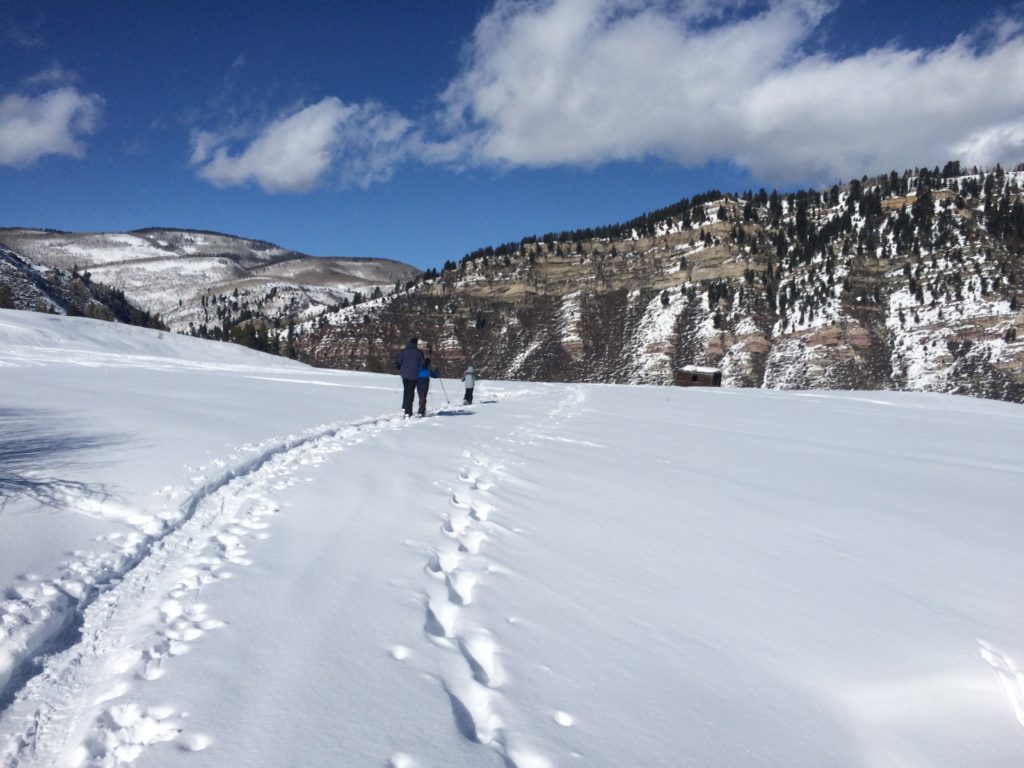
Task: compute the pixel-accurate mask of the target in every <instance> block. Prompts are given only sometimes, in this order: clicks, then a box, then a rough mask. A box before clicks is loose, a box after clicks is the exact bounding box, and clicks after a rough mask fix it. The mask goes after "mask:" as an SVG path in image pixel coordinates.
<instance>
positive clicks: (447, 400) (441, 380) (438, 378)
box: [437, 376, 452, 405]
mask: <svg viewBox="0 0 1024 768" xmlns="http://www.w3.org/2000/svg"><path fill="white" fill-rule="evenodd" d="M437 380H438V381H439V382H441V391H442V392H444V401H445V402H446V403H448V405H451V404H452V401H451V400H449V399H448V391H447V390H446V389H445V388H444V379H442V378H441V377H440V376H438V377H437Z"/></svg>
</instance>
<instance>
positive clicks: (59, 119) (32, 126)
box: [0, 87, 103, 167]
mask: <svg viewBox="0 0 1024 768" xmlns="http://www.w3.org/2000/svg"><path fill="white" fill-rule="evenodd" d="M102 106H103V100H102V99H101V98H100V97H99V96H96V95H95V94H83V93H81V92H79V91H78V90H77V89H75V88H72V87H64V88H57V89H55V90H51V91H49V92H47V93H43V94H41V95H38V96H26V95H22V94H16V93H15V94H9V95H7V96H5V97H3V98H2V99H0V165H11V166H16V167H24V166H27V165H31V164H32V163H34V162H35V161H36V160H38V159H39V158H41V157H44V156H46V155H67V156H69V157H83V156H84V155H85V145H84V144H83V143H82V141H81V139H82V137H83V136H85V135H87V134H90V133H92V132H93V131H94V130H95V129H96V125H97V122H98V120H99V115H100V112H101V110H102Z"/></svg>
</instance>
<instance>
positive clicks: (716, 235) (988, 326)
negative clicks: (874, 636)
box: [297, 172, 1024, 402]
mask: <svg viewBox="0 0 1024 768" xmlns="http://www.w3.org/2000/svg"><path fill="white" fill-rule="evenodd" d="M993 176H994V177H993ZM1021 176H1022V174H1021V173H1005V174H1004V173H1001V172H1000V173H998V174H996V175H992V174H990V175H986V174H978V175H977V176H956V177H949V176H941V175H938V174H931V175H928V176H925V177H923V178H913V177H911V178H908V177H906V176H905V177H904V178H903V179H892V180H890V179H888V178H885V177H883V178H882V179H881V180H878V183H876V184H871V183H865V184H859V183H856V182H855V183H853V184H852V185H851V186H849V187H846V188H844V189H839V188H833V190H831V191H830V192H825V193H801V194H800V195H792V196H789V197H786V198H782V197H777V196H775V195H773V196H772V198H771V199H768V198H767V196H766V195H764V193H759V195H758V196H753V195H750V196H745V197H740V198H729V197H724V198H722V199H720V200H715V201H712V202H702V203H700V204H697V205H693V206H690V207H688V208H686V209H685V210H684V211H683V212H682V213H679V214H677V215H674V216H670V217H666V218H663V219H661V220H656V221H649V220H646V219H645V221H644V230H645V231H638V229H637V228H635V227H634V228H631V229H630V230H629V231H628V232H625V233H623V234H621V235H619V236H617V237H603V238H577V239H574V240H571V239H562V240H559V239H557V238H548V239H546V240H539V241H533V240H532V239H531V240H529V241H524V242H523V243H520V244H518V245H517V246H516V247H514V248H505V249H503V251H504V252H502V253H497V252H492V253H489V254H488V253H484V254H482V255H479V254H478V255H476V256H475V257H473V258H470V257H467V258H466V259H464V260H463V262H462V263H461V264H460V265H458V266H456V267H453V268H449V269H447V270H445V271H444V272H442V273H441V274H440V275H439V276H438V277H437V278H436V279H433V280H428V281H426V282H423V283H420V284H418V285H416V286H414V287H412V288H410V289H408V290H406V291H404V292H399V293H397V294H393V295H390V296H387V297H385V298H382V299H380V300H377V301H373V302H367V303H365V304H361V305H359V306H357V307H350V308H347V309H345V310H342V311H340V312H336V313H332V314H330V315H327V316H324V317H323V318H322V319H321V320H320V321H319V322H318V323H315V324H310V325H307V326H305V327H304V328H303V329H301V330H300V332H299V334H298V341H297V348H298V350H299V354H300V357H302V358H304V359H307V360H309V361H310V362H313V363H315V364H317V365H327V366H338V367H345V368H359V369H366V370H377V371H388V370H390V367H391V366H390V360H391V358H392V357H393V355H394V353H395V351H396V350H397V349H398V348H399V347H400V346H401V345H402V344H403V342H404V341H405V340H406V339H407V337H408V336H410V335H412V334H413V333H415V334H418V335H419V336H420V337H421V338H423V339H428V340H430V341H431V342H432V343H433V346H434V350H435V357H436V358H437V359H439V360H440V361H442V363H443V364H444V365H445V366H446V367H447V368H448V369H449V373H455V372H456V371H457V369H459V368H461V366H463V365H465V364H466V363H470V362H471V363H472V364H474V365H475V366H476V367H477V368H478V369H479V370H481V371H482V373H483V375H484V376H485V377H488V376H489V377H493V378H524V379H537V380H551V381H590V382H617V383H645V384H663V383H669V382H670V381H671V378H672V374H673V372H674V371H675V370H677V369H678V368H680V367H682V366H683V365H685V364H688V363H697V364H703V365H714V366H718V367H721V369H722V371H723V380H724V383H725V385H726V386H744V387H759V386H764V387H772V388H782V389H790V388H801V389H803V388H825V389H827V388H844V389H849V388H852V389H919V390H932V391H941V392H962V393H967V394H974V395H980V396H985V397H994V398H1000V399H1008V400H1015V401H1018V402H1024V338H1022V339H1021V340H1018V339H1017V329H1018V327H1019V326H1020V325H1022V324H1024V314H1022V312H1021V310H1020V309H1019V303H1020V293H1021V285H1020V281H1021V278H1024V271H1022V269H1021V255H1020V252H1021V233H1024V210H1022V206H1021V196H1020V181H1021ZM985 190H987V192H986V191H985Z"/></svg>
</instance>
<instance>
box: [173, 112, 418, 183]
mask: <svg viewBox="0 0 1024 768" xmlns="http://www.w3.org/2000/svg"><path fill="white" fill-rule="evenodd" d="M411 128H412V123H411V122H410V121H409V120H407V119H406V118H404V117H402V116H401V115H398V114H397V113H394V112H389V111H386V110H384V109H383V108H382V107H381V106H380V105H378V104H375V103H372V102H371V103H365V104H346V103H344V102H342V101H341V100H340V99H337V98H334V97H328V98H325V99H323V100H322V101H320V102H318V103H317V104H313V105H310V106H306V107H301V108H298V109H295V110H292V111H290V112H288V113H286V114H284V115H282V116H280V117H278V118H276V119H275V120H273V121H271V122H270V123H268V124H267V125H265V126H263V127H262V128H261V129H260V130H259V131H258V135H256V136H255V138H253V139H252V140H251V141H250V142H249V143H248V145H247V146H245V147H244V148H242V149H240V150H237V151H234V152H233V151H232V144H234V143H237V142H235V141H233V140H232V139H231V138H229V134H225V133H215V132H210V131H196V132H195V133H193V136H192V158H191V162H192V164H193V165H195V166H197V167H198V169H199V174H200V175H201V176H202V177H203V178H205V179H207V180H208V181H210V182H211V183H213V184H216V185H217V186H237V185H240V184H246V183H255V184H258V185H259V186H260V187H261V188H262V189H263V190H264V191H266V192H306V191H309V190H311V189H313V188H315V187H316V186H318V185H320V184H321V183H324V181H325V180H327V179H328V178H329V177H331V176H332V175H333V176H334V177H336V178H338V179H339V180H340V181H341V182H342V183H347V184H359V185H363V186H365V185H367V184H370V183H371V182H373V181H381V180H386V179H388V178H390V176H391V175H392V173H393V172H394V169H395V167H396V166H397V164H398V163H400V162H401V161H402V160H403V159H404V158H405V156H406V155H407V154H408V152H409V147H410V146H411V142H413V141H414V137H413V134H412V133H411Z"/></svg>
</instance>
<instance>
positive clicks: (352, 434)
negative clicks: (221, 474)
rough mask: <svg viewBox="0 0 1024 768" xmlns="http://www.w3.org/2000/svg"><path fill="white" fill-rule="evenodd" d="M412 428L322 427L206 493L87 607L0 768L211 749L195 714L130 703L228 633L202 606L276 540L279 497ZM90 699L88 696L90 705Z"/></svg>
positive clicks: (41, 682) (111, 765)
mask: <svg viewBox="0 0 1024 768" xmlns="http://www.w3.org/2000/svg"><path fill="white" fill-rule="evenodd" d="M403 426H404V425H403V424H402V423H401V422H399V421H397V420H395V419H389V418H382V419H376V420H372V419H371V420H368V421H366V422H363V423H357V424H352V425H346V426H343V427H340V428H336V429H327V430H323V431H321V432H320V433H319V434H314V435H313V436H312V437H310V438H308V439H298V440H294V441H293V442H291V443H288V444H286V445H285V446H283V447H282V448H280V449H278V450H276V451H270V452H269V453H266V454H265V455H264V458H262V459H259V460H256V461H254V462H251V463H250V464H248V465H245V468H243V469H242V470H241V471H240V472H238V473H237V475H230V476H229V477H231V478H233V479H227V480H225V481H224V482H219V483H215V484H213V485H207V486H204V488H201V489H200V490H199V491H197V493H196V494H195V495H194V496H193V497H192V499H193V500H192V502H191V504H192V507H191V508H192V509H193V511H192V512H191V514H190V515H189V517H188V519H187V520H186V521H185V522H184V523H183V524H181V525H180V527H178V528H177V529H176V530H175V531H173V533H171V534H169V535H167V536H166V537H165V538H163V539H161V540H159V541H157V542H155V543H154V544H153V547H152V551H150V552H149V553H148V554H147V555H145V556H144V558H143V559H141V560H140V561H138V562H137V563H136V564H135V565H133V566H132V567H131V569H130V570H128V571H126V572H124V573H123V574H122V578H121V579H120V581H119V582H118V583H117V584H116V585H115V586H113V587H112V588H111V589H109V590H108V591H106V592H104V593H102V594H101V595H100V596H99V597H97V598H96V599H95V601H94V602H93V603H92V604H90V605H89V607H88V609H87V610H86V611H85V614H84V616H83V625H82V632H81V634H82V640H81V641H80V642H79V643H77V644H76V645H75V646H73V647H71V648H69V649H68V650H67V651H65V652H64V653H62V654H61V655H60V657H59V659H57V660H56V661H57V663H55V664H54V665H53V668H52V669H51V668H49V665H48V667H47V669H45V670H44V672H43V674H40V675H38V676H37V677H36V678H33V679H32V680H30V681H29V682H28V683H27V684H26V686H25V689H24V690H23V691H22V693H21V694H20V695H19V696H18V700H17V701H16V702H15V703H14V704H12V706H11V708H10V711H7V712H5V713H4V716H5V721H4V722H5V724H6V725H13V723H15V722H20V723H22V724H23V725H21V726H19V727H20V728H21V730H20V731H12V732H11V733H10V734H8V735H7V736H6V737H5V738H4V740H3V741H0V765H4V766H6V765H34V764H37V763H38V764H41V765H44V764H48V760H49V758H51V757H55V756H56V755H58V754H62V753H63V752H64V750H65V749H66V748H67V747H68V745H69V743H70V744H71V745H73V744H75V743H76V742H77V743H78V744H79V746H78V747H76V748H73V749H72V751H73V754H72V755H71V758H70V762H71V764H73V765H76V766H82V767H83V768H119V767H121V766H127V765H129V764H131V763H133V762H135V761H136V760H137V759H138V758H139V756H140V755H141V754H142V753H143V752H144V751H145V750H146V749H147V748H148V747H149V746H151V745H153V744H157V743H161V742H173V743H174V744H175V746H176V747H177V748H178V749H181V750H183V751H188V752H195V751H199V750H202V749H204V748H206V747H207V746H209V745H210V744H211V743H213V739H212V738H211V737H210V736H208V735H207V734H204V733H201V732H197V731H192V730H191V729H188V728H187V727H186V720H187V718H188V715H187V713H185V712H179V711H177V710H176V709H175V708H174V707H171V706H155V707H143V706H141V705H140V704H138V703H137V702H136V701H132V700H131V698H132V697H131V694H132V693H133V691H135V689H136V686H138V685H145V684H146V683H147V682H150V681H154V680H158V679H160V678H161V677H162V676H164V675H165V674H166V673H167V671H168V668H169V667H170V666H171V664H170V662H171V660H172V659H174V658H175V657H178V656H181V655H183V654H185V653H188V652H189V651H190V650H191V648H192V646H193V645H194V644H195V643H196V642H198V641H199V640H201V638H202V637H203V636H204V635H205V634H206V633H207V632H210V631H215V630H217V629H219V628H220V627H223V626H224V623H223V622H222V621H220V620H219V619H217V618H216V617H214V616H212V615H211V613H210V609H209V606H208V605H207V604H206V603H204V602H202V600H201V596H202V592H203V589H204V588H206V587H207V586H209V585H211V584H213V583H215V582H217V581H220V580H222V579H229V578H231V577H232V576H233V575H234V572H235V570H234V569H235V568H237V567H244V566H247V565H250V564H251V562H252V561H251V560H250V557H249V552H248V546H249V543H250V542H251V541H255V540H261V539H265V538H267V537H268V536H269V534H268V533H267V531H266V528H267V527H268V526H269V522H268V518H270V517H272V516H273V515H275V514H277V513H278V512H279V507H278V505H277V504H276V503H275V502H274V501H273V500H272V499H271V498H270V494H271V493H272V492H274V491H280V490H282V489H284V488H287V487H288V486H291V485H294V484H295V483H296V482H297V479H296V473H298V472H300V471H303V470H306V469H309V468H310V467H313V466H316V465H319V464H322V463H323V462H324V461H326V460H327V457H328V456H329V455H330V454H332V453H336V452H338V451H342V450H345V449H346V448H348V447H350V446H352V445H354V444H356V443H359V442H362V441H363V440H364V439H366V438H368V437H371V436H373V435H375V434H377V433H379V432H381V431H383V430H385V429H400V428H402V427H403ZM254 450H255V449H254ZM202 480H204V478H198V479H197V482H200V481H202ZM86 692H88V696H89V697H91V698H90V699H89V700H86V701H85V702H81V701H80V699H81V698H82V696H83V695H84V694H86ZM15 710H17V711H15ZM82 723H84V724H85V725H84V726H83V725H82ZM79 729H82V730H79Z"/></svg>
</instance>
